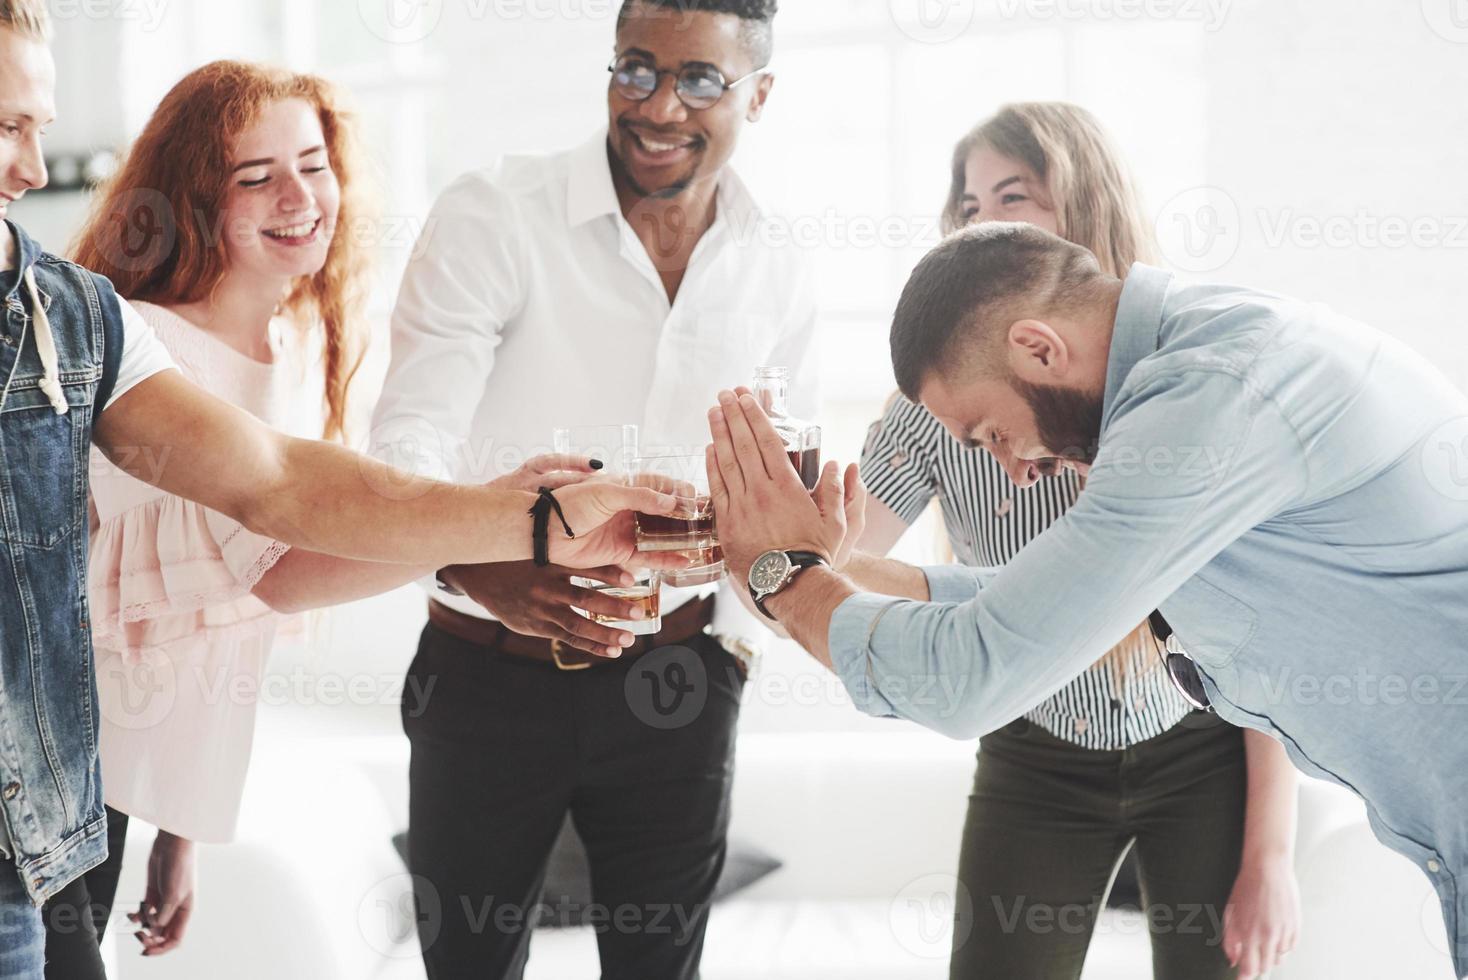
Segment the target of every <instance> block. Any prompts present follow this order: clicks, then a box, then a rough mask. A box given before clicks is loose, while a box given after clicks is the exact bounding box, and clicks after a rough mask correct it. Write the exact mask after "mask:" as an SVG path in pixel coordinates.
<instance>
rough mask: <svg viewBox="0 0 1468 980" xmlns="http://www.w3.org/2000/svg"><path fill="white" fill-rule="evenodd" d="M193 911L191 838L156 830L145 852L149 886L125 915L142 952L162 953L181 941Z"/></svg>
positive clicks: (155, 954) (156, 954) (192, 848)
mask: <svg viewBox="0 0 1468 980" xmlns="http://www.w3.org/2000/svg"><path fill="white" fill-rule="evenodd" d="M193 914H194V842H193V841H191V840H186V839H185V838H183V837H179V836H176V835H174V834H170V833H168V832H167V831H166V830H160V831H158V836H157V837H155V838H154V839H153V851H152V853H151V854H149V855H148V887H147V891H146V892H144V895H143V904H142V905H140V906H139V907H138V910H137V911H136V912H132V913H129V914H128V919H129V920H131V921H132V922H133V923H135V924H136V925H137V926H138V931H137V932H136V933H135V935H136V936H137V939H138V942H140V943H142V944H143V955H144V956H161V955H163V954H164V953H167V952H168V951H170V950H172V949H175V948H177V946H178V944H179V943H181V942H183V937H184V932H185V931H186V930H187V929H188V927H189V917H190V916H192V915H193Z"/></svg>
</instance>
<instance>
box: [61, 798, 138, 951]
mask: <svg viewBox="0 0 1468 980" xmlns="http://www.w3.org/2000/svg"><path fill="white" fill-rule="evenodd" d="M126 842H127V814H125V813H122V812H120V811H117V810H114V809H112V807H110V806H109V807H108V808H107V860H106V861H104V862H102V863H101V864H99V865H97V867H95V868H93V869H92V870H91V871H88V872H87V873H86V874H84V875H82V876H81V877H80V878H77V879H76V880H75V881H73V882H72V883H71V884H69V885H67V886H66V887H65V888H63V889H62V890H61V891H59V892H57V893H56V894H55V895H54V896H53V897H52V898H51V900H50V901H49V902H47V903H46V905H45V907H44V908H43V909H42V910H41V917H42V920H43V921H44V922H45V924H46V980H106V977H107V972H106V971H105V970H104V969H103V968H102V953H101V950H100V949H99V948H98V947H99V945H100V944H101V942H102V937H103V936H104V935H105V934H106V932H107V920H108V918H110V917H111V915H112V902H113V900H114V899H115V898H116V896H117V878H118V875H120V874H121V873H122V851H123V847H124V845H125V844H126Z"/></svg>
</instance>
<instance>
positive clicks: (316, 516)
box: [242, 439, 535, 568]
mask: <svg viewBox="0 0 1468 980" xmlns="http://www.w3.org/2000/svg"><path fill="white" fill-rule="evenodd" d="M534 502H535V496H534V494H530V493H520V492H516V491H510V490H498V489H491V488H487V487H470V486H456V485H453V484H447V483H440V482H436V481H432V480H425V479H422V478H419V477H414V476H410V475H408V474H406V473H404V472H402V471H401V470H396V469H393V468H392V467H389V466H388V465H386V464H385V463H381V462H378V461H376V460H372V459H368V458H366V457H363V456H359V455H357V454H355V453H352V452H350V451H348V450H346V449H344V448H342V447H340V446H335V445H332V444H331V443H326V442H313V441H309V440H305V439H286V440H283V441H282V445H281V447H280V451H279V465H278V472H277V476H276V483H275V485H274V486H272V487H271V488H270V489H269V491H268V492H266V493H263V494H261V495H260V496H259V497H258V498H257V499H256V500H254V501H253V502H252V503H251V504H250V506H249V508H248V512H247V513H246V514H245V515H243V517H242V522H243V523H245V524H246V526H248V527H250V529H251V530H253V531H255V532H256V533H258V534H263V535H266V536H268V537H272V538H275V539H276V540H279V541H288V542H290V543H291V544H292V545H294V546H296V547H299V548H303V549H305V550H307V551H315V552H320V553H322V554H327V555H336V556H339V557H342V558H351V559H357V560H361V561H369V562H395V563H401V564H403V565H411V566H425V567H429V568H439V567H442V566H444V565H454V564H477V563H481V562H492V561H517V560H520V559H524V558H529V557H531V553H532V549H531V538H530V529H531V520H530V516H529V510H530V507H531V505H532V504H533V503H534Z"/></svg>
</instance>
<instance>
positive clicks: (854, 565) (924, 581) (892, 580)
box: [842, 551, 929, 602]
mask: <svg viewBox="0 0 1468 980" xmlns="http://www.w3.org/2000/svg"><path fill="white" fill-rule="evenodd" d="M842 571H843V572H844V573H845V574H846V576H847V577H848V578H850V579H851V581H852V582H853V583H855V584H856V586H857V588H859V589H860V590H861V591H863V592H876V593H880V594H881V595H890V596H898V597H900V598H903V599H916V600H918V601H919V602H927V601H928V599H929V594H928V577H927V575H925V574H924V573H923V570H922V569H920V568H917V567H915V566H913V565H908V564H905V563H904V562H900V561H896V560H895V559H892V558H878V557H876V556H875V555H869V554H866V553H864V552H861V551H856V552H853V553H852V555H851V560H850V561H849V562H847V563H846V567H845V568H844V569H843V570H842Z"/></svg>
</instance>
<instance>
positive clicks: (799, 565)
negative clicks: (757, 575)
mask: <svg viewBox="0 0 1468 980" xmlns="http://www.w3.org/2000/svg"><path fill="white" fill-rule="evenodd" d="M785 557H786V558H789V559H790V564H791V565H793V566H794V570H793V571H792V572H791V573H790V578H788V579H786V580H785V584H784V585H782V586H780V588H779V590H778V591H775V592H771V593H770V594H769V595H763V596H761V595H755V592H754V590H753V589H750V590H749V595H750V598H752V599H753V600H754V605H755V608H757V609H758V610H759V611H760V612H761V613H762V614H763V615H764V617H765V618H766V619H769V620H771V621H774V620H775V617H774V615H772V614H771V613H770V611H769V609H767V608H765V600H766V599H770V598H773V597H774V596H777V595H779V594H780V593H781V592H783V591H785V589H787V588H789V586H790V583H791V582H793V581H795V575H796V573H798V572H799V571H800V570H801V569H805V568H810V567H811V566H813V565H829V562H827V561H826V559H824V558H822V557H821V556H820V555H818V554H816V553H815V552H814V551H787V552H785Z"/></svg>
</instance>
